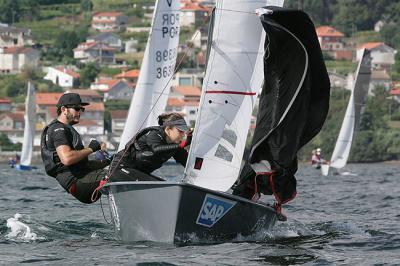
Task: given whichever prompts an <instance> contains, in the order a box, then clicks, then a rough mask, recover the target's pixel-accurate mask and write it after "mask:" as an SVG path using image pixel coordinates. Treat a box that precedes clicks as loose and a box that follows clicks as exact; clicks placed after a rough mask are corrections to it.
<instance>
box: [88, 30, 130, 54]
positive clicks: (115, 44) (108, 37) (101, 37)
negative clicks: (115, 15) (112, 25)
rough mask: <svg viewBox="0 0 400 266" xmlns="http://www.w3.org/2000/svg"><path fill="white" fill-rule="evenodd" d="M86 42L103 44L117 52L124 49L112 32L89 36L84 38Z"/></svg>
mask: <svg viewBox="0 0 400 266" xmlns="http://www.w3.org/2000/svg"><path fill="white" fill-rule="evenodd" d="M86 42H88V43H91V42H98V43H104V44H107V45H108V46H110V47H112V48H115V49H116V50H117V51H122V50H123V48H124V45H123V43H122V40H121V38H120V37H118V35H116V34H114V33H112V32H102V33H99V34H97V35H92V36H89V37H88V38H86Z"/></svg>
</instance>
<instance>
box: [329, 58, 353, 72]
mask: <svg viewBox="0 0 400 266" xmlns="http://www.w3.org/2000/svg"><path fill="white" fill-rule="evenodd" d="M325 65H326V68H327V69H328V71H331V72H336V73H339V74H342V75H347V74H348V73H351V72H355V71H356V69H357V63H355V62H350V61H344V60H342V61H333V60H325Z"/></svg>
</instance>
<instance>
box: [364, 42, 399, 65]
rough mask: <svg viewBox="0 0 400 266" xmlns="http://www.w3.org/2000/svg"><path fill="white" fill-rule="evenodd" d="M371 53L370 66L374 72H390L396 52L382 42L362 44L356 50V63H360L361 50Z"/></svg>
mask: <svg viewBox="0 0 400 266" xmlns="http://www.w3.org/2000/svg"><path fill="white" fill-rule="evenodd" d="M364 48H365V49H368V50H370V51H371V58H372V62H371V66H372V69H376V70H387V71H390V70H391V68H392V66H393V65H394V63H395V59H394V57H395V55H396V53H397V51H396V50H395V49H393V48H392V47H390V46H388V45H386V44H384V43H383V42H369V43H364V44H362V45H361V46H359V47H358V48H357V61H360V59H361V56H362V51H363V49H364Z"/></svg>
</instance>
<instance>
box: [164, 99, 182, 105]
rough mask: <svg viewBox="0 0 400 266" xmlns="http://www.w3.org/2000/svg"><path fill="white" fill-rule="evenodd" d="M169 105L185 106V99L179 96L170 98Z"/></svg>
mask: <svg viewBox="0 0 400 266" xmlns="http://www.w3.org/2000/svg"><path fill="white" fill-rule="evenodd" d="M167 106H185V101H184V100H183V99H179V98H168V102H167Z"/></svg>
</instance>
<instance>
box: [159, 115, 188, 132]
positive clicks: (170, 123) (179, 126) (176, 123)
mask: <svg viewBox="0 0 400 266" xmlns="http://www.w3.org/2000/svg"><path fill="white" fill-rule="evenodd" d="M163 126H174V127H176V128H177V129H179V130H180V131H182V132H186V131H188V130H189V127H188V126H187V125H186V121H185V119H183V118H179V119H177V120H172V121H166V122H165V123H164V124H163Z"/></svg>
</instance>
